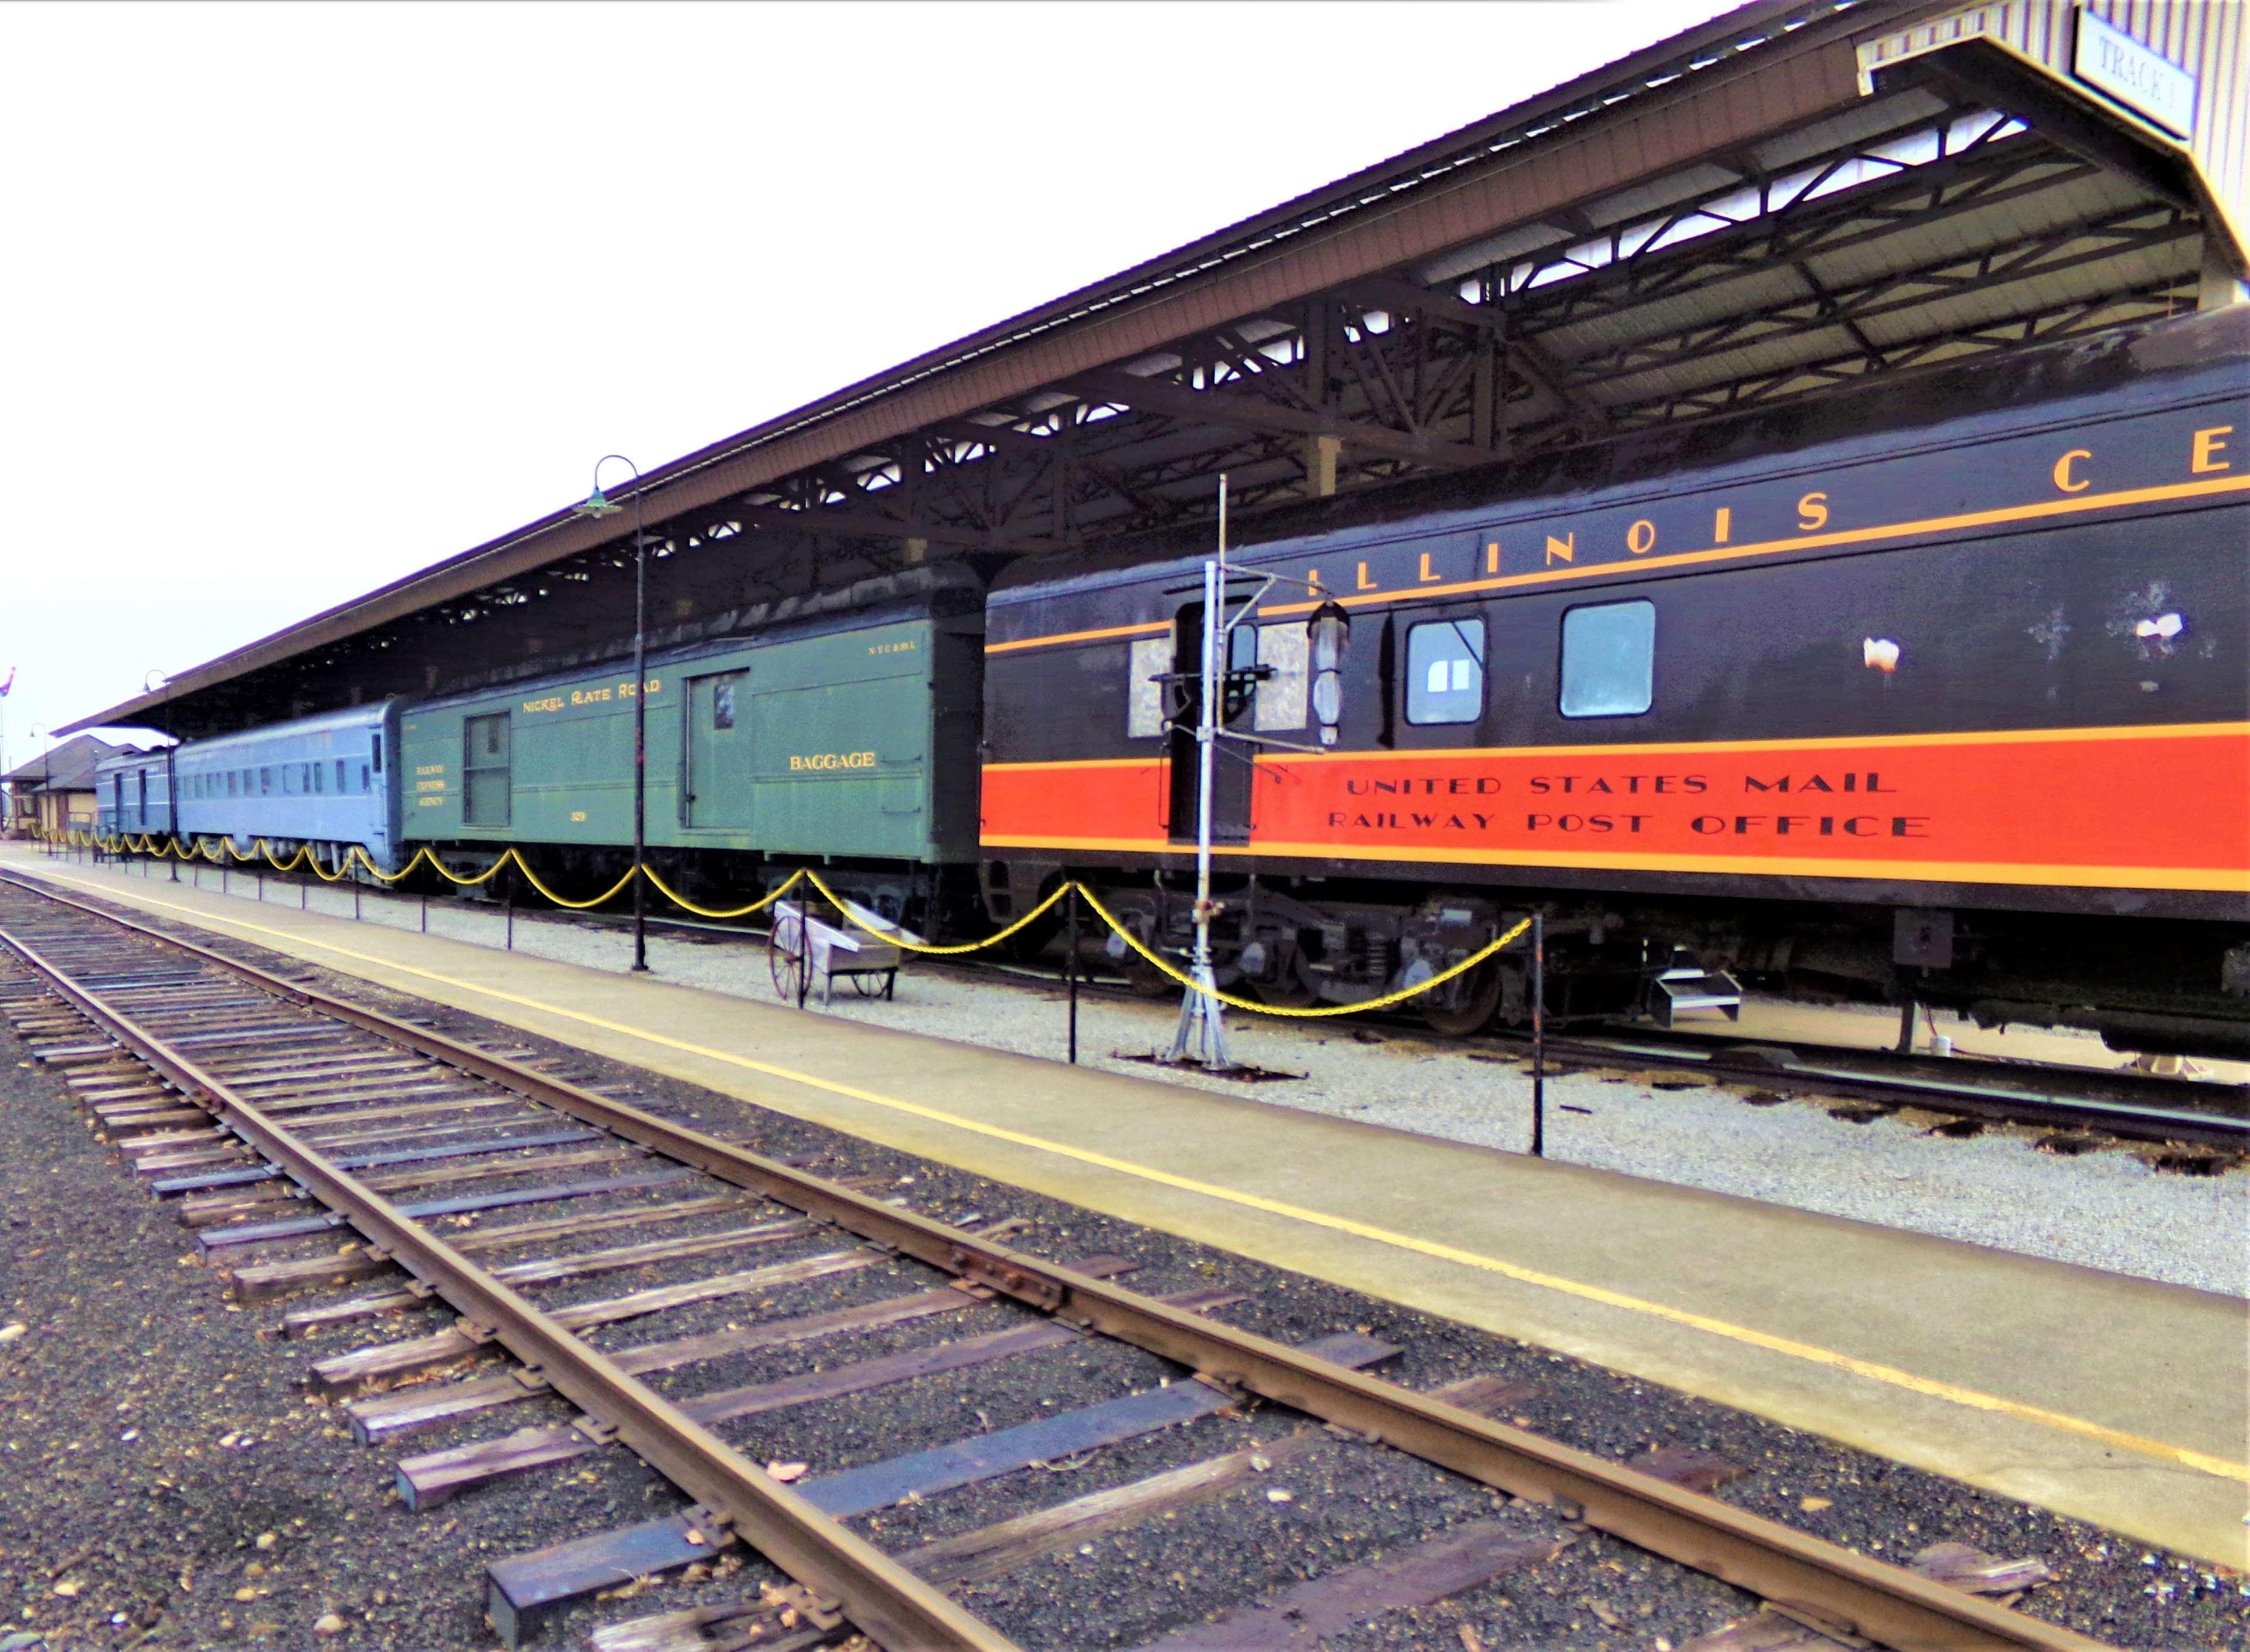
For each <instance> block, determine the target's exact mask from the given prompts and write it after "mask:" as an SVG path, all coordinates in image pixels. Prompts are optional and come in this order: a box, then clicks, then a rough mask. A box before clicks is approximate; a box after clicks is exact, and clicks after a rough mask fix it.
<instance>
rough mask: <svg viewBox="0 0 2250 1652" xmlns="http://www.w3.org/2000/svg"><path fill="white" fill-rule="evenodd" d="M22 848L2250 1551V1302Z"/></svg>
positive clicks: (34, 865) (1910, 1449) (259, 937)
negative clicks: (253, 899)
mask: <svg viewBox="0 0 2250 1652" xmlns="http://www.w3.org/2000/svg"><path fill="white" fill-rule="evenodd" d="M0 866H4V867H6V868H7V869H9V870H11V871H20V872H24V873H27V874H30V875H31V876H34V877H38V878H45V879H47V880H49V881H51V882H52V883H54V884H56V885H59V886H62V887H65V888H67V889H72V890H78V891H86V892H88V893H99V894H102V895H106V896H107V897H109V898H113V899H114V900H117V901H119V902H121V903H122V904H124V905H128V906H133V907H137V908H140V909H141V910H143V911H146V912H151V913H154V914H156V915H159V916H162V917H165V918H169V919H178V920H183V921H187V922H190V923H193V924H197V925H199V926H204V927H206V928H209V929H212V930H215V931H217V932H219V933H225V934H231V935H235V936H238V937H240V938H242V939H244V940H253V941H256V942H257V943H259V944H260V945H262V946H268V947H271V948H272V949H273V950H274V951H276V952H280V953H288V954H290V955H292V956H295V957H300V958H303V959H305V960H308V961H311V962H314V963H318V964H321V965H324V966H326V967H329V968H332V969H335V970H338V971H341V972H342V973H345V974H353V975H357V976H360V977H362V978H363V979H366V980H369V981H376V982H379V983H381V984H382V985H383V986H385V987H388V988H394V989H396V990H398V991H402V992H407V993H412V994H418V995H421V996H423V997H425V998H428V999H431V1000H434V1001H436V1002H442V1003H445V1004H448V1005H452V1006H454V1007H457V1008H462V1009H466V1010H470V1011H473V1012H475V1013H476V1014H479V1015H485V1016H488V1017H490V1018H491V1019H493V1020H494V1021H497V1022H506V1023H508V1024H510V1025H513V1026H516V1027H520V1028H522V1029H526V1030H528V1031H531V1032H536V1033H540V1034H542V1035H544V1036H549V1037H552V1038H556V1039H560V1040H563V1041H565V1042H568V1043H573V1044H576V1045H577V1046H579V1047H581V1048H583V1049H585V1050H590V1051H594V1052H597V1053H598V1054H601V1055H603V1056H606V1057H611V1058H613V1059H616V1060H619V1061H624V1062H630V1063H636V1064H638V1065H640V1066H644V1067H647V1068H650V1069H652V1070H656V1071H659V1072H663V1073H666V1074H669V1075H671V1076H673V1077H679V1078H682V1079H686V1080H688V1081H691V1082H694V1083H696V1084H704V1085H707V1086H708V1087H709V1088H711V1089H714V1090H717V1091H722V1092H724V1093H726V1094H729V1095H733V1096H736V1097H740V1098H742V1099H744V1100H746V1101H749V1102H753V1103H756V1104H757V1105H761V1106H765V1107H770V1108H773V1109H775V1110H776V1111H777V1112H785V1113H789V1114H792V1115H794V1116H797V1117H800V1118H804V1119H817V1120H818V1121H820V1122H821V1123H824V1124H827V1125H833V1126H835V1127H837V1128H839V1129H842V1130H845V1131H849V1132H852V1133H854V1134H857V1135H860V1136H864V1137H866V1138H867V1139H871V1140H874V1141H880V1142H883V1143H885V1144H887V1145H888V1146H894V1147H898V1148H901V1149H903V1150H905V1151H908V1152H912V1153H921V1154H924V1155H927V1156H928V1157H929V1158H932V1159H935V1160H942V1161H943V1162H945V1163H948V1164H951V1165H956V1166H959V1167H962V1168H963V1169H967V1170H970V1171H974V1172H977V1173H978V1174H983V1175H987V1176H990V1177H993V1178H995V1179H996V1180H1003V1181H1008V1182H1013V1183H1017V1184H1019V1185H1021V1186H1024V1187H1031V1188H1034V1189H1036V1190H1038V1191H1039V1192H1041V1193H1044V1194H1050V1195H1052V1196H1053V1197H1056V1198H1060V1199H1066V1200H1071V1201H1076V1202H1078V1203H1080V1204H1083V1205H1087V1206H1088V1207H1091V1208H1096V1209H1100V1210H1103V1211H1107V1212H1110V1213H1112V1214H1114V1215H1118V1216H1121V1217H1123V1218H1126V1219H1128V1220H1131V1221H1135V1222H1145V1223H1148V1224H1149V1225H1150V1226H1152V1227H1156V1228H1160V1229H1165V1230H1168V1231H1170V1232H1173V1233H1177V1234H1180V1235H1183V1236H1187V1237H1191V1238H1194V1239H1197V1240H1199V1241H1202V1242H1206V1243H1210V1244H1214V1245H1220V1246H1224V1247H1225V1248H1227V1249H1232V1250H1236V1251H1239V1252H1241V1253H1243V1254H1245V1255H1247V1256H1256V1257H1258V1258H1260V1260H1263V1261H1266V1262H1269V1263H1274V1264H1276V1265H1278V1266H1281V1267H1286V1268H1293V1269H1296V1270H1300V1271H1302V1272H1306V1273H1309V1274H1313V1275H1316V1276H1318V1277H1322V1278H1324V1279H1329V1280H1332V1281H1335V1282H1336V1283H1337V1284H1344V1285H1349V1286H1350V1287H1353V1288H1355V1289H1356V1290H1361V1291H1368V1292H1370V1293H1371V1294H1374V1295H1377V1296H1382V1297H1385V1298H1391V1299H1392V1300H1395V1301H1398V1302H1401V1303H1405V1304H1409V1305H1411V1306H1413V1307H1415V1308H1418V1309H1421V1310H1424V1311H1428V1312H1432V1313H1438V1314H1443V1315H1446V1316H1448V1317H1450V1318H1455V1319H1459V1320H1461V1321H1464V1322H1465V1323H1467V1324H1470V1325H1477V1326H1479V1327H1481V1328H1483V1329H1485V1330H1487V1331H1491V1332H1498V1333H1500V1334H1501V1335H1505V1336H1509V1337H1515V1338H1521V1339H1524V1340H1526V1341H1529V1342H1532V1343H1536V1344H1539V1345H1541V1346H1547V1347H1551V1348H1555V1349H1558V1350H1561V1351H1563V1352H1565V1353H1571V1354H1575V1355H1577V1356H1578V1357H1580V1358H1583V1359H1591V1360H1594V1361H1597V1362H1598V1363H1600V1364H1602V1365H1605V1366H1611V1367H1612V1368H1614V1369H1617V1370H1620V1371H1626V1372H1630V1373H1633V1374H1635V1375H1637V1376H1639V1377H1642V1378H1645V1379H1646V1380H1651V1381H1655V1382H1660V1383H1665V1384H1668V1385H1670V1386H1671V1387H1675V1388H1680V1389H1684V1390H1686V1391H1687V1392H1689V1393H1693V1394H1701V1395H1703V1396H1705V1397H1707V1398H1709V1399H1711V1400H1715V1401H1720V1402H1722V1403H1724V1404H1728V1405H1733V1406H1738V1407H1741V1408H1744V1409H1747V1410H1750V1411H1754V1412H1757V1413H1760V1414H1762V1415H1766V1416H1769V1417H1772V1418H1774V1419H1776V1420H1777V1421H1782V1422H1784V1423H1787V1424H1789V1425H1791V1426H1792V1427H1795V1428H1804V1429H1806V1430H1809V1431H1812V1432H1814V1433H1818V1434H1821V1435H1827V1436H1829V1437H1831V1438H1832V1439H1837V1440H1840V1441H1844V1442H1848V1443H1850V1444H1853V1445H1855V1446H1859V1447H1861V1448H1863V1449H1867V1450H1869V1451H1873V1452H1877V1453H1880V1454H1881V1455H1883V1456H1890V1457H1894V1458H1896V1459H1898V1460H1900V1461H1902V1462H1906V1463H1913V1464H1915V1466H1917V1467H1920V1468H1923V1469H1927V1470H1932V1471H1934V1472H1936V1473H1940V1474H1945V1475H1950V1476H1954V1477H1956V1478H1958V1479H1961V1480H1964V1481H1967V1482H1969V1483H1972V1484H1976V1485H1979V1486H1983V1487H1986V1488H1988V1489H1990V1490H1994V1491H1998V1492H2001V1493H2004V1494H2005V1495H2007V1496H2010V1497H2019V1498H2021V1499H2023V1500H2025V1501H2026V1502H2029V1503H2035V1504H2042V1505H2044V1506H2046V1507H2048V1508H2052V1509H2054V1510H2056V1511H2060V1512H2062V1513H2065V1514H2069V1515H2074V1516H2076V1517H2078V1518H2082V1519H2086V1520H2090V1521H2093V1522H2095V1523H2096V1524H2099V1525H2104V1526H2107V1527H2109V1528H2111V1529H2112V1530H2115V1531H2117V1532H2122V1533H2124V1534H2126V1535H2128V1536H2129V1537H2131V1538H2136V1539H2138V1540H2140V1541H2143V1542H2145V1543H2149V1544H2152V1545H2163V1546H2164V1547H2167V1548H2171V1549H2176V1550H2178V1551H2179V1552H2183V1553H2185V1554H2190V1555H2194V1556H2198V1557H2200V1558H2202V1559H2206V1560H2210V1561H2215V1562H2218V1563H2219V1564H2222V1565H2226V1566H2238V1567H2240V1566H2246V1565H2250V1525H2246V1518H2250V1304H2246V1303H2245V1302H2243V1301H2242V1300H2241V1299H2239V1298H2229V1297H2222V1296H2217V1295H2211V1294H2206V1293H2204V1292H2200V1291H2188V1290H2184V1289H2181V1288H2178V1287H2176V1286H2171V1285H2162V1284H2150V1283H2147V1282H2145V1281H2142V1280H2137V1279H2130V1278H2126V1277H2122V1276H2119V1275H2115V1274H2106V1273H2101V1272H2096V1271H2094V1270H2088V1269H2083V1268H2074V1267H2070V1266H2067V1265H2065V1264H2062V1263H2053V1262H2047V1261H2043V1260H2039V1259H2035V1258H2031V1257H2026V1256H2015V1255H2012V1254H2009V1253H2005V1252H2002V1251H1997V1250H1991V1249H1981V1248H1979V1247H1977V1246H1972V1245H1964V1244H1959V1243H1956V1242H1950V1241H1947V1240H1943V1239H1934V1238H1929V1237H1926V1236H1921V1235H1916V1234H1910V1233H1905V1232H1900V1231H1896V1230H1894V1229H1886V1228H1880V1227H1874V1226H1870V1225H1867V1224H1863V1223H1859V1222H1846V1221H1840V1220H1838V1219H1836V1218H1833V1217H1828V1216H1820V1215H1808V1214H1805V1213H1804V1212H1800V1211H1796V1210H1791V1209H1787V1208H1782V1207H1779V1206H1775V1205H1769V1204H1761V1203H1758V1202H1756V1201H1749V1200H1743V1199H1736V1198H1729V1197H1727V1196H1725V1195H1722V1194H1712V1193H1707V1192H1703V1191H1701V1190H1698V1189H1693V1188H1684V1187H1672V1186H1668V1185H1665V1184H1661V1183H1657V1182H1652V1181H1646V1180H1638V1179H1635V1178H1632V1177H1628V1176H1620V1175H1616V1174H1610V1173H1606V1172H1602V1171H1596V1170H1589V1169H1584V1168H1582V1167H1575V1166H1570V1165H1559V1164H1555V1163H1551V1162H1547V1161H1543V1160H1532V1159H1528V1158H1523V1157H1521V1156H1518V1155H1515V1154H1511V1153H1495V1152H1493V1151H1490V1150H1487V1149H1483V1148H1478V1147H1472V1146H1460V1145H1458V1144H1455V1143H1451V1142H1444V1141H1438V1140H1433V1139H1428V1138H1425V1137H1418V1136H1413V1135H1408V1134H1405V1133H1402V1132H1396V1131H1391V1130H1387V1129H1383V1128H1380V1127H1377V1126H1371V1125H1362V1124H1356V1123H1353V1122H1350V1121H1349V1120H1342V1119H1330V1118H1326V1117H1322V1116H1320V1115H1316V1114H1311V1113H1305V1112H1296V1111H1294V1110H1290V1109H1286V1108H1279V1107H1274V1106H1270V1105H1266V1104H1263V1103H1260V1102H1258V1101H1255V1100H1250V1099H1236V1098H1230V1097H1215V1096H1212V1095H1210V1094H1207V1093H1204V1092H1202V1091H1192V1090H1188V1089H1184V1088H1182V1087H1179V1086H1176V1085H1170V1084H1163V1083H1160V1082H1154V1081H1149V1080H1143V1079H1137V1078H1133V1077H1121V1076H1118V1075H1115V1074H1107V1073H1099V1072H1092V1071H1088V1070H1083V1069H1077V1068H1071V1067H1067V1066H1064V1065H1062V1064H1060V1063H1054V1062H1048V1061H1040V1060H1036V1059H1032V1058H1031V1057H1020V1056H1013V1055H1005V1054H994V1053H992V1052H990V1051H987V1050H977V1049H972V1048H970V1047H968V1046H965V1045H961V1044H955V1043H945V1042H942V1041H939V1040H934V1039H928V1038H921V1037H916V1036H910V1035H907V1034H902V1033H894V1032H889V1031H886V1030H883V1029H871V1028H867V1027H865V1026H861V1025H857V1024H853V1023H850V1022H841V1021H839V1020H835V1019H832V1018H827V1017H823V1016H821V1015H818V1014H804V1013H800V1012H797V1011H796V1010H793V1009H788V1008H780V1007H776V1006H773V1005H768V1004H760V1003H756V1002H749V1001H746V1000H743V999H740V998H734V997H728V996H724V995H717V994H712V993H706V992H701V991H696V990H694V989H690V988H680V987H674V986H670V985H667V984H666V983H665V982H664V981H661V980H648V979H641V980H635V979H632V978H630V977H625V976H620V975H617V974H609V973H605V972H602V971H598V970H591V969H586V968H583V967H577V966H575V965H569V964H562V963H555V962H550V961H548V960H541V959H535V958H529V957H526V956H523V955H521V954H519V953H504V952H498V951H494V950H492V949H489V948H487V947H480V946H471V945H467V944H465V943H462V942H459V941H453V940H442V939H438V938H435V937H429V936H423V935H418V934H414V933H403V932H400V931H398V930H394V929H390V928H385V927H382V926H376V925H354V924H353V923H351V922H350V921H349V920H348V919H336V918H329V917H324V916H321V915H320V914H317V913H300V912H297V911H295V910H293V909H291V908H286V907H281V906H276V905H266V906H263V907H257V906H247V905H245V902H243V901H242V900H240V899H239V898H228V897H225V896H222V895H220V894H219V893H217V891H197V890H195V889H193V888H191V887H189V886H185V885H174V884H170V883H168V882H165V881H163V880H162V878H152V879H145V880H144V879H143V878H141V877H140V876H139V875H137V874H128V873H127V872H125V871H121V869H118V868H114V867H96V866H90V865H77V864H71V863H69V862H67V861H59V860H48V859H46V858H45V857H41V856H39V855H38V854H37V853H36V852H33V851H30V850H26V849H24V848H22V847H20V846H13V845H11V846H8V847H6V848H4V849H0Z"/></svg>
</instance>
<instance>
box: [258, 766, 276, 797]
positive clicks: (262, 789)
mask: <svg viewBox="0 0 2250 1652" xmlns="http://www.w3.org/2000/svg"><path fill="white" fill-rule="evenodd" d="M258 795H259V796H260V797H270V796H272V795H273V769H272V768H271V767H266V768H261V769H259V771H258Z"/></svg>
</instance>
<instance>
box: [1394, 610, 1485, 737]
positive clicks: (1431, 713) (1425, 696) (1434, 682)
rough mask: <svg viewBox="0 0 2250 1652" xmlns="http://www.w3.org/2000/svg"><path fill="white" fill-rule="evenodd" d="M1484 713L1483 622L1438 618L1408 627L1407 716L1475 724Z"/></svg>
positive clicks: (1422, 720)
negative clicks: (1427, 622)
mask: <svg viewBox="0 0 2250 1652" xmlns="http://www.w3.org/2000/svg"><path fill="white" fill-rule="evenodd" d="M1483 713H1484V622H1483V621H1482V620H1480V619H1457V620H1437V621H1433V622H1432V623H1429V624H1426V625H1416V626H1412V627H1411V628H1409V629H1408V630H1407V632H1406V720H1407V721H1408V722H1410V723H1474V721H1476V719H1478V718H1479V717H1480V716H1481V715H1483Z"/></svg>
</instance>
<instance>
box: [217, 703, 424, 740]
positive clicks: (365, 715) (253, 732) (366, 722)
mask: <svg viewBox="0 0 2250 1652" xmlns="http://www.w3.org/2000/svg"><path fill="white" fill-rule="evenodd" d="M396 704H397V701H396V700H391V699H379V700H369V701H368V702H367V703H366V704H365V705H363V706H346V707H345V708H344V709H342V711H335V712H318V713H316V714H315V715H314V716H311V717H297V718H292V719H290V720H289V721H287V722H286V723H264V724H260V725H259V726H258V727H256V728H245V729H239V730H238V731H236V732H235V733H231V734H213V735H211V736H210V737H208V738H207V739H204V740H189V741H187V742H185V743H184V744H183V745H182V746H181V747H180V750H182V751H183V752H195V753H198V754H200V753H203V752H205V751H209V750H211V748H213V747H222V746H230V745H233V744H236V743H237V742H239V741H244V740H281V739H286V738H288V737H289V736H292V735H303V734H322V733H329V732H330V731H332V730H335V729H345V728H369V727H372V726H376V725H377V724H380V723H381V722H382V721H383V719H384V717H385V716H387V715H388V714H389V713H390V708H391V706H394V705H396Z"/></svg>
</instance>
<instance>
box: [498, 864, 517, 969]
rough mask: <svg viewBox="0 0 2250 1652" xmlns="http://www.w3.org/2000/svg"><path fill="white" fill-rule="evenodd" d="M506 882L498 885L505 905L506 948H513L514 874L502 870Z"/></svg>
mask: <svg viewBox="0 0 2250 1652" xmlns="http://www.w3.org/2000/svg"><path fill="white" fill-rule="evenodd" d="M500 876H501V877H503V878H507V883H506V884H504V885H501V886H500V898H501V900H503V901H504V902H506V903H507V950H508V951H510V952H514V950H515V874H514V872H502V873H501V874H500Z"/></svg>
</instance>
